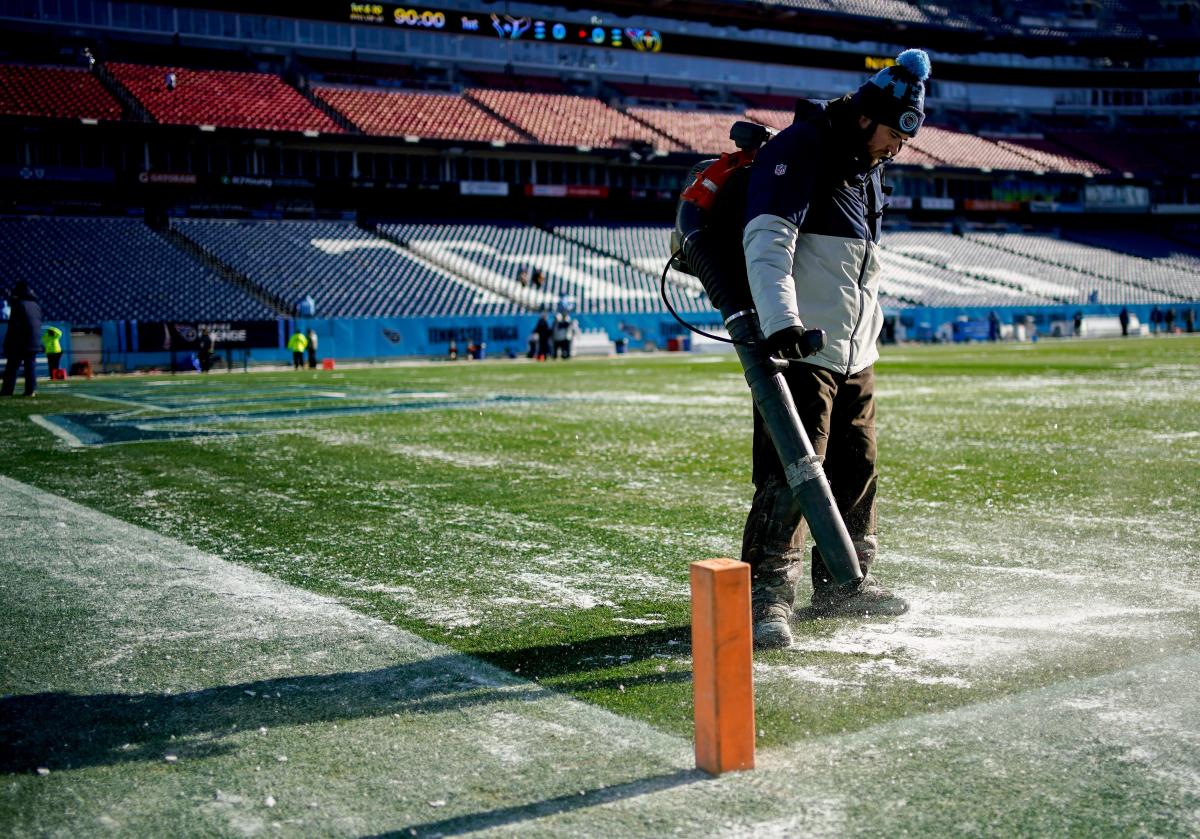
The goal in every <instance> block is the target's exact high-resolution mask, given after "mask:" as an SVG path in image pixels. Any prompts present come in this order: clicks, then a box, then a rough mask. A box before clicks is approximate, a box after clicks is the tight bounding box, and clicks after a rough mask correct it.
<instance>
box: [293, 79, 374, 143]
mask: <svg viewBox="0 0 1200 839" xmlns="http://www.w3.org/2000/svg"><path fill="white" fill-rule="evenodd" d="M287 81H288V83H289V84H290V85H291V86H292V87H294V88H295V89H296V91H297V92H298V93H299V94H300V95H301V96H303V97H304V98H305V99H307V100H308V101H309V103H310V104H311V105H312V106H313V107H314V108H316V109H317V110H318V111H321V112H322V113H323V114H325V116H327V117H329V118H330V119H331V120H333V121H334V122H336V123H337V124H338V125H339V126H340V127H341V128H342V130H343V131H345V132H346V133H347V134H362V131H361V130H360V129H359V127H358V126H357V125H355V124H354V123H353V122H351V121H350V119H349V118H348V117H347V116H346V115H345V114H343V113H342V112H341V111H339V110H338V109H337V108H335V107H333V105H330V104H329V103H328V102H326V101H325V100H324V99H322V98H321V97H320V96H317V94H316V93H314V92H313V90H312V87H311V86H310V85H309V84H308V83H307V82H306V81H300V82H297V81H296V80H292V79H288V80H287Z"/></svg>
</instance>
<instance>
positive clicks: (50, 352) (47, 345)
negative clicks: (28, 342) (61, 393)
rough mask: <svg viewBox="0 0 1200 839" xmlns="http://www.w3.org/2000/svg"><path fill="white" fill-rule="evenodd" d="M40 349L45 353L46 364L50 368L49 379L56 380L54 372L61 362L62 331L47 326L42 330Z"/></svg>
mask: <svg viewBox="0 0 1200 839" xmlns="http://www.w3.org/2000/svg"><path fill="white" fill-rule="evenodd" d="M42 349H43V350H45V351H46V363H47V364H48V365H49V366H50V378H51V379H56V378H58V377H57V376H55V375H54V374H55V372H56V371H57V370H58V363H59V362H60V361H61V360H62V330H61V329H59V328H58V327H57V326H47V327H46V328H45V329H43V330H42Z"/></svg>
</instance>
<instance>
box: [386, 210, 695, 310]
mask: <svg viewBox="0 0 1200 839" xmlns="http://www.w3.org/2000/svg"><path fill="white" fill-rule="evenodd" d="M380 229H381V230H382V231H383V232H384V233H386V234H387V235H388V236H390V237H392V238H394V239H397V240H400V241H403V242H405V243H406V244H407V246H408V247H409V248H411V249H412V250H413V251H414V252H415V253H417V254H420V255H421V256H423V257H425V258H426V259H428V260H430V261H431V262H434V263H436V264H442V265H450V266H454V267H455V269H456V270H457V271H458V272H459V273H462V274H464V275H465V276H468V277H478V278H479V279H478V280H477V281H478V282H482V283H489V284H497V283H500V282H502V281H503V282H505V283H506V284H507V287H508V288H510V289H514V288H519V286H517V283H516V276H517V273H518V271H519V270H520V269H521V268H522V267H528V268H529V269H530V270H531V272H532V271H533V270H541V271H542V272H544V274H545V276H546V285H545V287H544V288H543V289H542V290H541V294H540V295H538V296H535V297H534V299H532V300H530V301H529V304H527V305H530V308H536V307H537V306H539V305H541V304H546V305H550V306H552V305H553V304H554V302H555V301H557V300H558V298H559V295H561V294H566V295H569V296H571V297H573V298H574V299H575V301H576V305H577V310H578V311H580V312H584V313H607V312H646V311H659V310H661V309H662V308H663V306H662V301H661V299H660V297H659V290H658V273H659V272H661V270H662V266H663V265H664V264H665V263H666V254H664V255H663V259H662V261H661V262H660V263H658V265H657V269H656V270H655V271H646V270H642V269H641V268H638V267H634V266H633V265H631V264H629V263H628V262H626V261H624V260H622V259H620V258H616V257H615V256H614V255H607V254H611V253H612V251H607V252H605V253H597V252H596V250H593V249H591V248H588V247H583V246H581V245H580V244H577V243H576V242H578V241H579V240H578V239H576V240H575V241H571V240H569V239H567V238H566V237H564V236H559V235H555V234H554V233H551V232H547V231H545V230H541V229H538V228H536V227H528V226H525V225H496V224H486V225H485V224H387V225H383V226H381V228H380ZM514 296H515V292H514ZM686 305H687V306H688V307H689V308H692V309H705V308H708V304H707V302H706V301H701V300H700V299H699V298H698V297H697V296H696V294H693V295H692V301H691V302H690V303H689V304H686Z"/></svg>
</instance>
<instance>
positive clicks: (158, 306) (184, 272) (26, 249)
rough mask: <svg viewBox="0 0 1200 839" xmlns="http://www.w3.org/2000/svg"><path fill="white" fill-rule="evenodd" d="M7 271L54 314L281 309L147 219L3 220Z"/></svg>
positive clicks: (228, 316) (156, 316) (78, 317)
mask: <svg viewBox="0 0 1200 839" xmlns="http://www.w3.org/2000/svg"><path fill="white" fill-rule="evenodd" d="M0 250H3V252H4V255H5V273H6V274H7V275H8V276H9V277H12V278H14V279H25V280H27V281H28V282H29V283H30V285H32V286H33V288H34V289H35V291H37V293H38V295H39V296H40V297H41V300H42V311H43V314H44V316H45V317H46V319H47V320H64V321H71V322H74V323H79V324H87V323H98V322H100V321H103V320H120V319H128V320H148V321H156V320H174V319H181V320H253V319H257V318H269V317H274V313H273V312H272V311H271V310H270V309H268V308H267V307H266V306H264V305H263V304H262V303H259V302H258V301H256V300H254V299H253V298H252V297H250V296H249V295H248V294H246V292H244V291H242V290H241V289H239V288H236V287H235V286H232V285H230V284H229V283H227V282H225V281H224V280H223V279H221V278H220V277H219V276H218V275H217V274H215V273H214V272H212V271H211V270H209V269H207V268H205V267H204V266H202V265H200V264H199V263H197V262H195V261H194V260H192V259H191V258H190V257H188V256H187V255H185V254H183V253H181V252H180V251H179V250H178V249H176V248H175V247H174V246H173V245H171V244H170V243H169V242H167V241H166V240H165V239H164V238H163V237H162V236H160V235H158V234H157V233H155V232H154V231H153V230H151V229H150V228H148V227H147V226H146V225H145V224H144V223H143V222H142V221H141V220H140V219H120V218H117V219H114V218H37V217H34V218H0Z"/></svg>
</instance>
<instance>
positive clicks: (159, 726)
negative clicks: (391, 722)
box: [0, 655, 546, 774]
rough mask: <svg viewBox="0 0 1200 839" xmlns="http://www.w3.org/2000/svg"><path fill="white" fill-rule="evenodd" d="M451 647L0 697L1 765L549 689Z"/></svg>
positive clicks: (200, 744) (110, 759) (195, 752)
mask: <svg viewBox="0 0 1200 839" xmlns="http://www.w3.org/2000/svg"><path fill="white" fill-rule="evenodd" d="M464 661H467V659H465V658H464V657H462V656H456V655H449V656H440V657H437V658H433V659H428V660H425V661H421V662H418V663H414V664H404V665H397V666H395V667H384V668H381V669H378V670H367V671H361V672H354V673H334V674H329V675H323V676H298V677H292V678H279V679H265V680H262V681H255V682H246V683H243V684H238V685H227V686H221V687H214V688H205V689H203V690H196V691H190V692H187V693H178V694H169V695H164V694H152V693H105V694H92V695H89V696H77V695H72V694H67V693H36V694H28V695H24V696H8V697H5V698H3V699H0V773H5V774H12V773H24V772H33V771H34V770H36V769H37V768H38V767H45V768H47V769H51V770H55V769H75V768H80V767H87V766H102V765H112V764H121V763H132V762H137V761H162V760H163V759H164V756H165V755H166V754H174V755H176V756H177V757H178V758H179V759H180V760H185V759H187V758H199V757H206V756H210V755H220V754H225V753H229V752H233V751H236V750H237V748H239V746H240V745H244V744H239V743H237V742H233V741H234V739H235V738H245V737H249V736H255V735H256V732H257V731H258V729H259V728H263V727H266V728H268V729H269V728H274V727H281V726H295V725H307V724H310V723H321V722H337V721H340V720H352V719H361V718H369V717H375V716H388V715H391V714H400V715H409V714H431V713H438V712H444V711H455V710H461V709H463V708H466V707H470V706H472V705H483V704H488V703H494V702H514V701H515V702H519V701H528V700H533V699H536V698H539V697H541V696H543V695H545V693H546V690H545V689H544V688H542V687H539V686H538V685H536V684H529V683H523V682H520V681H517V680H516V679H513V680H512V681H511V683H510V684H504V681H505V678H504V676H502V675H500V674H496V675H495V676H492V675H481V674H478V673H472V672H471V669H470V668H469V667H464V666H463V665H464Z"/></svg>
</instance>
